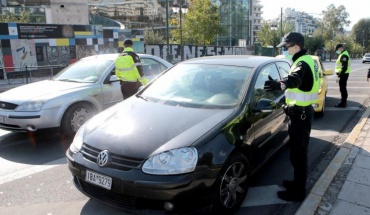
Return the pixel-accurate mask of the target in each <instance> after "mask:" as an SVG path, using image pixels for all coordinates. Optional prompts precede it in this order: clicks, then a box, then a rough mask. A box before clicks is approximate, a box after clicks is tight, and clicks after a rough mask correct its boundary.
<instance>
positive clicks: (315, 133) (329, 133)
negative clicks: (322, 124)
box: [310, 129, 340, 137]
mask: <svg viewBox="0 0 370 215" xmlns="http://www.w3.org/2000/svg"><path fill="white" fill-rule="evenodd" d="M338 134H340V133H339V132H338V131H333V130H322V129H320V130H318V129H311V135H310V136H311V137H333V136H334V137H335V136H337V135H338Z"/></svg>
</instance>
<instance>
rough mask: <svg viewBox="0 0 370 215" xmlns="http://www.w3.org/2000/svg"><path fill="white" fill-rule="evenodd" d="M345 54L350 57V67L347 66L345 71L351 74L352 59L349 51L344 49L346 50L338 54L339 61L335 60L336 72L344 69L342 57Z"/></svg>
mask: <svg viewBox="0 0 370 215" xmlns="http://www.w3.org/2000/svg"><path fill="white" fill-rule="evenodd" d="M343 55H346V56H347V58H348V67H347V70H346V71H345V72H344V73H345V74H349V72H350V71H351V59H350V58H349V53H348V52H347V51H344V52H342V53H340V55H339V56H338V59H337V61H336V62H335V73H337V75H338V74H339V73H340V71H341V70H342V63H341V62H340V58H341V57H342V56H343Z"/></svg>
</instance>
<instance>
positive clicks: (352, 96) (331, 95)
mask: <svg viewBox="0 0 370 215" xmlns="http://www.w3.org/2000/svg"><path fill="white" fill-rule="evenodd" d="M329 97H333V98H340V97H341V95H340V94H327V95H326V98H329ZM367 97H370V94H369V95H352V94H351V93H349V94H348V98H349V99H350V98H367Z"/></svg>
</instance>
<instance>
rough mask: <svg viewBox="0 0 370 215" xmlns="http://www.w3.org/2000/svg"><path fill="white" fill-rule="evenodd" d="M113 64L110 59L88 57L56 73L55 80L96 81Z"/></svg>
mask: <svg viewBox="0 0 370 215" xmlns="http://www.w3.org/2000/svg"><path fill="white" fill-rule="evenodd" d="M111 64H113V61H112V60H109V59H99V58H87V59H84V60H80V61H78V62H76V63H74V64H72V65H70V66H68V67H67V68H65V69H64V70H62V71H61V72H60V73H59V74H58V75H56V76H55V77H54V80H57V81H67V82H78V83H95V82H97V81H98V80H99V78H100V77H101V76H102V75H103V73H104V71H105V70H106V69H107V68H108V67H109V66H110V65H111Z"/></svg>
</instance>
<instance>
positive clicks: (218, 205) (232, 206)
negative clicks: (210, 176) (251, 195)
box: [212, 153, 250, 215]
mask: <svg viewBox="0 0 370 215" xmlns="http://www.w3.org/2000/svg"><path fill="white" fill-rule="evenodd" d="M249 177H250V169H249V164H248V160H247V159H246V158H245V156H244V155H242V154H240V153H238V154H235V155H232V158H231V159H230V161H229V162H228V163H227V164H226V165H225V166H224V168H223V170H222V171H221V172H220V175H219V176H218V179H217V183H216V187H215V194H214V199H213V203H212V214H223V215H225V214H232V213H234V212H235V211H236V210H237V209H238V208H239V207H240V205H241V204H242V203H243V201H244V198H245V196H246V194H247V192H248V186H249Z"/></svg>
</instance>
